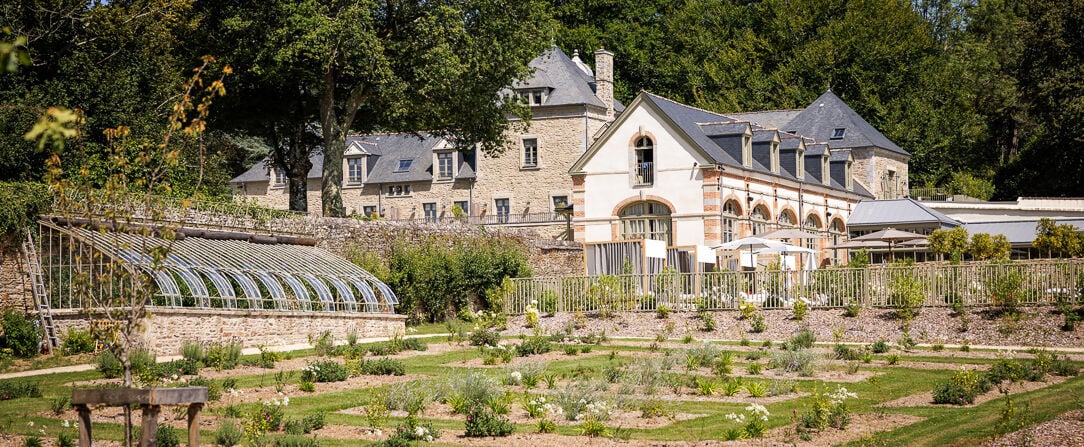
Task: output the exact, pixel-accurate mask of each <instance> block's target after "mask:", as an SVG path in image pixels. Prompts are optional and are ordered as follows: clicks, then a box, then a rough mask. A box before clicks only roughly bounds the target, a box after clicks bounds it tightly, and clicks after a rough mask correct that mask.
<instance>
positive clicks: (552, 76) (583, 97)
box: [505, 47, 625, 112]
mask: <svg viewBox="0 0 1084 447" xmlns="http://www.w3.org/2000/svg"><path fill="white" fill-rule="evenodd" d="M578 60H579V57H577V58H576V61H573V60H572V59H570V58H569V57H568V55H567V54H565V52H564V51H561V49H560V48H557V47H553V48H550V50H549V51H546V52H545V53H543V54H542V55H541V56H538V57H536V58H534V59H533V60H532V61H531V62H529V63H528V64H527V66H528V67H530V68H531V70H533V73H532V74H531V77H530V78H528V79H527V80H525V81H519V82H516V83H514V84H512V85H513V88H516V89H533V88H546V89H548V90H549V91H548V93H547V94H548V97H547V98H546V101H545V102H544V103H542V106H562V105H577V104H590V105H593V106H597V107H603V108H604V107H606V105H605V104H603V103H602V100H601V99H599V98H598V96H595V77H594V76H593V74H592V72H591V71H590V69H589V68H587V65H586V64H583V62H579V63H577V61H578ZM505 93H511V92H510V91H506V92H505ZM624 109H625V106H624V105H623V104H621V103H620V102H619V101H617V100H616V99H615V100H614V110H616V111H617V112H621V111H622V110H624Z"/></svg>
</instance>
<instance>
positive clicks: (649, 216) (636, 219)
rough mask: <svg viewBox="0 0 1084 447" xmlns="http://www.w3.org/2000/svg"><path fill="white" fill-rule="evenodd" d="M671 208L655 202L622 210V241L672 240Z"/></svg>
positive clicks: (669, 242)
mask: <svg viewBox="0 0 1084 447" xmlns="http://www.w3.org/2000/svg"><path fill="white" fill-rule="evenodd" d="M670 212H671V211H670V208H669V207H668V206H666V205H663V204H661V203H659V202H655V201H650V200H649V201H644V202H636V203H633V204H630V205H628V206H626V207H624V208H622V209H621V211H620V212H619V213H618V217H620V218H621V239H654V240H658V241H666V245H670V244H671V240H670Z"/></svg>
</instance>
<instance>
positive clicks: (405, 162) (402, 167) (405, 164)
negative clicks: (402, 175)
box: [395, 158, 414, 172]
mask: <svg viewBox="0 0 1084 447" xmlns="http://www.w3.org/2000/svg"><path fill="white" fill-rule="evenodd" d="M412 164H414V160H412V159H409V158H404V159H402V160H399V165H398V166H396V167H395V172H407V171H409V170H410V165H412Z"/></svg>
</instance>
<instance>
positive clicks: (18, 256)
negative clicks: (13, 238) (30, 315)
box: [0, 243, 33, 312]
mask: <svg viewBox="0 0 1084 447" xmlns="http://www.w3.org/2000/svg"><path fill="white" fill-rule="evenodd" d="M23 262H24V261H23V253H22V252H21V251H20V250H19V246H18V245H17V244H3V243H0V312H3V311H5V310H8V309H10V310H14V311H17V312H23V311H26V310H29V309H30V308H31V304H32V303H33V300H32V299H31V297H30V280H29V278H27V276H26V266H24V265H23Z"/></svg>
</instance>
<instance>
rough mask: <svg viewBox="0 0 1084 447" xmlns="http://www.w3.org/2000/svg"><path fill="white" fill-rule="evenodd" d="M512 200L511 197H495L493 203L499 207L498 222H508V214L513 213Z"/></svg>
mask: <svg viewBox="0 0 1084 447" xmlns="http://www.w3.org/2000/svg"><path fill="white" fill-rule="evenodd" d="M511 202H512V201H511V200H510V199H495V200H494V201H493V205H495V208H496V209H497V222H499V223H508V216H509V215H510V214H511V213H512V203H511Z"/></svg>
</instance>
